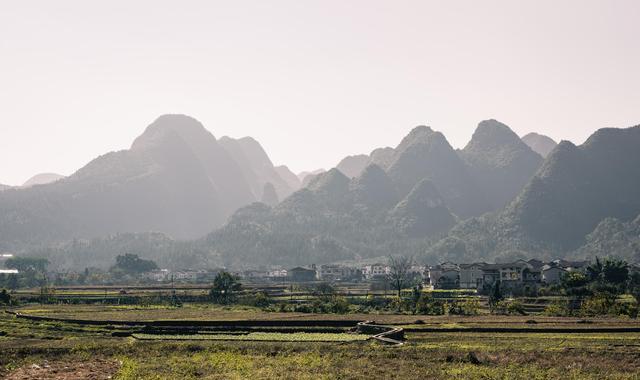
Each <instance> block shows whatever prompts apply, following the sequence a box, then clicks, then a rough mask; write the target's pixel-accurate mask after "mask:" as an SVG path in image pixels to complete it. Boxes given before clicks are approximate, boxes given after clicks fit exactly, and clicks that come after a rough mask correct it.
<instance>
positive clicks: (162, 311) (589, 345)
mask: <svg viewBox="0 0 640 380" xmlns="http://www.w3.org/2000/svg"><path fill="white" fill-rule="evenodd" d="M18 311H20V312H23V313H25V314H30V315H41V316H45V315H46V316H54V315H55V316H64V317H67V318H69V317H74V318H78V319H89V317H90V318H92V319H100V318H103V319H109V320H113V319H115V318H114V316H118V317H119V318H120V319H121V320H131V319H133V318H132V317H134V316H137V317H138V318H140V319H144V316H147V317H148V319H156V320H160V319H161V320H170V319H182V318H184V319H204V318H207V319H226V320H241V319H256V320H258V319H260V320H266V319H269V318H279V319H285V318H289V319H290V320H299V319H302V318H308V319H316V320H317V319H320V318H332V319H336V318H339V317H340V316H337V315H297V314H293V313H264V312H261V311H259V310H258V309H249V308H221V307H214V306H210V307H207V306H204V305H201V306H197V307H196V306H189V307H183V308H161V307H149V308H141V307H136V308H134V307H129V308H127V307H121V308H117V307H108V306H30V307H26V308H22V309H20V310H18ZM354 317H355V318H356V319H357V318H360V317H365V319H374V320H376V321H380V323H389V324H398V325H400V326H404V327H406V328H407V333H406V343H405V344H404V345H402V346H388V345H383V344H381V343H378V342H376V341H371V340H368V341H359V340H356V341H348V342H337V343H326V342H324V343H323V342H295V341H294V342H284V341H283V342H251V341H216V340H211V341H209V340H197V341H194V340H186V341H169V340H166V341H162V340H160V341H156V340H151V341H147V340H138V339H135V338H133V337H130V336H128V337H118V336H114V334H113V332H114V331H118V329H119V328H118V327H117V326H111V325H106V326H89V325H78V324H71V323H66V322H51V321H29V320H26V319H23V318H17V317H15V316H14V315H11V314H8V313H4V312H3V313H2V314H0V352H1V353H2V355H1V356H0V377H3V378H7V379H43V378H45V379H77V378H87V379H107V378H115V379H203V378H204V379H245V378H251V379H273V378H284V379H336V378H338V379H372V378H383V379H390V378H404V379H418V378H435V379H558V378H563V379H605V378H606V379H640V343H639V342H640V332H635V331H634V330H635V328H637V327H638V324H637V323H636V322H635V321H634V320H622V319H621V320H615V319H602V320H597V319H594V320H590V321H584V320H577V319H568V318H567V319H563V318H544V317H528V319H527V320H525V319H524V318H523V317H503V316H495V317H494V316H478V317H464V318H456V317H428V316H416V315H403V316H400V315H395V316H394V315H366V316H365V315H362V316H354V315H347V316H344V318H349V319H353V318H354ZM417 319H420V320H421V322H420V323H418V324H416V323H415V322H416V320H417ZM479 326H493V327H495V326H502V327H512V328H514V329H516V330H517V329H522V331H511V332H478V331H475V330H474V329H473V328H474V327H479ZM531 326H535V327H536V328H539V327H541V326H546V328H548V329H549V331H547V332H529V331H525V329H527V328H529V327H531ZM570 326H571V327H576V328H582V329H583V330H585V331H579V332H566V331H569V330H571V328H570ZM578 326H580V327H578ZM603 326H607V327H609V328H611V327H614V328H615V327H623V328H627V329H628V331H633V332H624V330H620V331H618V332H608V333H593V332H590V331H589V330H590V329H592V328H591V327H593V328H596V327H603ZM437 327H440V328H441V330H442V331H435V332H434V331H433V329H432V328H437ZM451 327H462V328H461V329H459V330H457V331H451ZM464 327H467V328H469V331H463V330H464ZM554 328H556V329H557V328H563V329H564V330H562V331H565V332H560V331H553V329H554ZM425 329H426V330H425ZM421 330H422V331H421ZM116 335H117V334H116Z"/></svg>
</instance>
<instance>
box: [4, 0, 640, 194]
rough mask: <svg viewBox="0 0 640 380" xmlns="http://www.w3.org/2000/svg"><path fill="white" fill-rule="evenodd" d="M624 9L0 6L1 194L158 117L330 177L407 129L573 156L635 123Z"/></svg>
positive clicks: (78, 160) (639, 45) (633, 68)
mask: <svg viewBox="0 0 640 380" xmlns="http://www.w3.org/2000/svg"><path fill="white" fill-rule="evenodd" d="M639 20H640V1H604V0H603V1H585V0H576V1H561V0H553V1H540V0H535V1H513V0H506V1H476V0H470V1H398V0H393V1H392V0H389V1H373V0H363V1H350V0H337V1H329V0H321V1H304V0H291V1H265V0H256V1H238V0H234V1H158V0H153V1H140V0H136V1H130V0H129V1H114V0H110V1H87V0H79V1H65V0H56V1H50V0H43V1H28V0H21V1H8V0H7V1H1V2H0V183H5V184H11V185H16V184H21V183H22V182H23V181H25V180H26V179H27V178H29V177H30V176H31V175H33V174H35V173H38V172H58V173H61V174H65V175H68V174H71V173H73V172H74V171H75V170H77V169H78V168H80V167H82V166H83V165H84V164H86V163H87V162H88V161H90V160H91V159H93V158H95V157H96V156H98V155H100V154H103V153H106V152H108V151H112V150H119V149H125V148H128V147H129V146H130V144H131V142H132V141H133V139H134V138H135V137H136V136H138V135H139V134H140V133H142V131H143V130H144V128H145V127H146V126H147V125H148V124H149V123H151V122H152V121H153V120H154V119H155V118H156V117H157V116H159V115H161V114H163V113H185V114H189V115H191V116H193V117H195V118H197V119H199V120H200V121H202V122H203V123H204V125H205V127H206V128H207V129H209V130H210V131H211V132H213V134H214V135H215V136H216V137H221V136H223V135H229V136H232V137H242V136H246V135H249V136H253V137H254V138H256V139H257V140H258V141H260V142H261V143H262V145H263V146H264V148H265V149H266V150H267V152H268V153H269V155H270V156H271V158H272V160H273V161H274V163H276V164H286V165H288V166H289V167H290V168H291V169H292V170H294V171H296V172H297V171H301V170H308V169H316V168H319V167H325V168H328V167H331V166H333V165H335V164H336V163H337V162H338V161H339V160H340V158H342V157H343V156H345V155H349V154H357V153H368V152H369V151H371V150H372V149H374V148H376V147H379V146H387V145H395V144H397V143H398V142H399V141H400V139H401V138H402V137H403V136H404V135H405V134H406V133H407V132H408V131H409V130H410V129H411V128H412V127H413V126H415V125H419V124H426V125H430V126H432V127H433V128H435V129H437V130H440V131H443V132H444V133H445V135H446V136H447V138H448V139H449V141H450V142H451V144H452V145H454V146H455V147H462V146H464V144H465V143H466V142H467V141H468V140H469V138H470V137H471V134H472V133H473V130H474V128H475V126H476V125H477V123H478V122H479V121H480V120H482V119H487V118H496V119H498V120H501V121H503V122H505V123H506V124H508V125H510V126H511V127H512V129H514V131H516V133H518V134H520V135H523V134H525V133H527V132H530V131H537V132H540V133H544V134H548V135H549V136H551V137H553V138H554V139H556V140H560V139H568V140H572V141H574V142H576V143H581V142H583V141H584V139H585V138H586V137H588V136H589V134H591V133H592V132H593V131H594V130H596V129H598V128H601V127H607V126H615V127H628V126H631V125H634V124H639V123H640V91H639V89H640V69H639V68H640V21H639Z"/></svg>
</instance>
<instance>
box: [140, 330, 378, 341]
mask: <svg viewBox="0 0 640 380" xmlns="http://www.w3.org/2000/svg"><path fill="white" fill-rule="evenodd" d="M132 336H133V337H134V338H136V339H139V340H240V341H265V342H354V341H363V340H367V339H369V336H368V335H362V334H333V333H266V332H252V333H248V334H243V335H232V334H190V335H171V334H133V335H132Z"/></svg>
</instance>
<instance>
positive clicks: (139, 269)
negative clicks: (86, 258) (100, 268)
mask: <svg viewBox="0 0 640 380" xmlns="http://www.w3.org/2000/svg"><path fill="white" fill-rule="evenodd" d="M154 269H158V265H156V263H155V262H153V261H152V260H144V259H141V258H139V257H138V255H133V254H130V253H126V254H124V255H118V256H117V257H116V265H114V266H113V267H111V271H112V272H124V273H144V272H150V271H152V270H154Z"/></svg>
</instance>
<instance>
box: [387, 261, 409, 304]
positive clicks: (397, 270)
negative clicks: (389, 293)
mask: <svg viewBox="0 0 640 380" xmlns="http://www.w3.org/2000/svg"><path fill="white" fill-rule="evenodd" d="M412 265H413V257H407V256H397V257H393V256H389V274H388V275H387V276H388V278H389V282H390V283H391V285H392V286H393V287H394V289H395V290H396V291H397V292H398V298H400V296H401V292H402V289H404V287H405V286H407V285H408V284H409V270H411V266H412Z"/></svg>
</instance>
